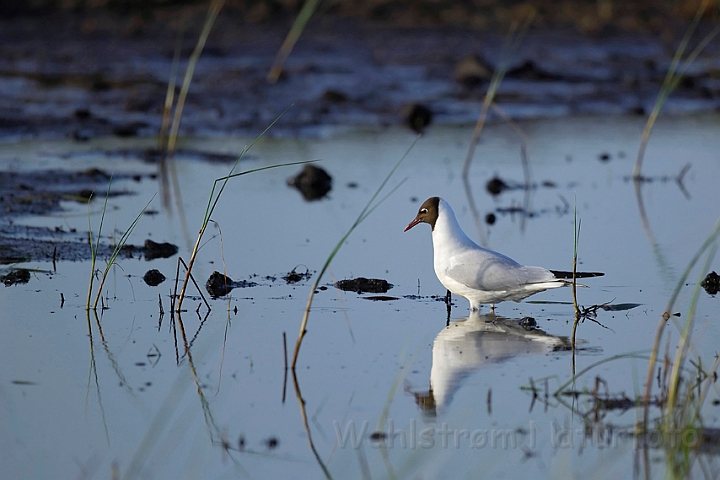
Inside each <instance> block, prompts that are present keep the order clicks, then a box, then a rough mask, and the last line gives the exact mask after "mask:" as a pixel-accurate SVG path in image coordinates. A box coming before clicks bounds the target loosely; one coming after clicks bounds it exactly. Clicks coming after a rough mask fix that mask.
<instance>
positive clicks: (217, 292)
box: [205, 272, 235, 298]
mask: <svg viewBox="0 0 720 480" xmlns="http://www.w3.org/2000/svg"><path fill="white" fill-rule="evenodd" d="M233 288H235V282H233V279H232V278H230V277H228V276H225V275H223V274H222V273H220V272H213V273H212V275H210V278H208V279H207V282H205V289H206V290H207V292H208V293H209V294H210V296H211V297H212V298H218V297H224V296H225V295H227V294H228V293H230V292H231V291H232V289H233Z"/></svg>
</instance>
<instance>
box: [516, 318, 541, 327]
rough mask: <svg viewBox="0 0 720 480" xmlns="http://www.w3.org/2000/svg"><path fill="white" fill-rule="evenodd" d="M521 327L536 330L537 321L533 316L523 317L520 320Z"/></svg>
mask: <svg viewBox="0 0 720 480" xmlns="http://www.w3.org/2000/svg"><path fill="white" fill-rule="evenodd" d="M518 323H519V324H520V326H521V327H523V328H524V329H525V330H535V329H537V322H536V321H535V319H534V318H533V317H523V318H521V319H520V320H519V322H518Z"/></svg>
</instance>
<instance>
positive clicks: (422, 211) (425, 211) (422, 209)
mask: <svg viewBox="0 0 720 480" xmlns="http://www.w3.org/2000/svg"><path fill="white" fill-rule="evenodd" d="M427 212H428V210H427V208H421V209H420V213H427Z"/></svg>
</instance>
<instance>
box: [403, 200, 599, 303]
mask: <svg viewBox="0 0 720 480" xmlns="http://www.w3.org/2000/svg"><path fill="white" fill-rule="evenodd" d="M418 223H428V224H430V226H431V227H432V242H433V252H434V253H433V255H434V262H433V264H434V267H435V275H437V278H438V280H440V283H442V284H443V285H444V286H445V288H447V289H448V290H450V291H451V292H452V293H454V294H455V295H460V296H461V297H465V298H466V299H468V301H469V302H470V310H471V311H473V312H474V311H479V310H480V305H481V304H483V303H485V304H488V303H489V304H490V305H492V307H493V308H494V306H495V304H496V303H499V302H503V301H506V300H512V301H516V302H517V301H520V300H522V299H523V298H525V297H529V296H530V295H533V294H535V293H538V292H542V291H543V290H547V289H550V288H558V287H563V286H566V285H568V284H569V282H568V281H567V280H564V279H562V278H558V277H557V276H556V275H555V273H554V272H552V271H550V270H548V269H546V268H542V267H530V266H526V265H521V264H519V263H518V262H516V261H515V260H513V259H511V258H509V257H507V256H505V255H503V254H501V253H498V252H495V251H492V250H488V249H486V248H483V247H481V246H479V245H477V244H476V243H475V242H473V241H472V240H470V238H468V236H467V235H465V232H463V231H462V229H461V228H460V225H459V224H458V221H457V219H456V218H455V213H454V212H453V210H452V208H450V205H449V204H448V203H447V202H446V201H445V200H443V199H442V198H439V197H432V198H429V199H427V200H426V201H425V203H423V204H422V206H421V207H420V209H419V211H418V214H417V216H416V217H415V219H414V220H413V221H412V222H410V224H409V225H408V226H407V227H406V228H405V231H407V230H409V229H411V228H412V227H414V226H415V225H417V224H418ZM598 275H601V274H598V273H592V274H581V275H579V276H598Z"/></svg>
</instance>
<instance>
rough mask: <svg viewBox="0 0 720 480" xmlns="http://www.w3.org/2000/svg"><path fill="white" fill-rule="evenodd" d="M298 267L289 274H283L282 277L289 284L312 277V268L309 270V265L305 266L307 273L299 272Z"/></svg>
mask: <svg viewBox="0 0 720 480" xmlns="http://www.w3.org/2000/svg"><path fill="white" fill-rule="evenodd" d="M296 268H297V267H295V268H293V269H292V270H291V271H290V272H288V274H287V275H283V277H282V279H283V280H285V281H286V282H287V283H288V284H293V283H297V282H300V281H303V280H309V279H310V277H312V273H310V270H308V268H307V267H305V273H298V272H297V271H296V270H295V269H296Z"/></svg>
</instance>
